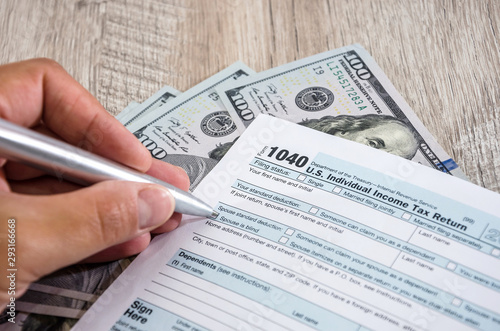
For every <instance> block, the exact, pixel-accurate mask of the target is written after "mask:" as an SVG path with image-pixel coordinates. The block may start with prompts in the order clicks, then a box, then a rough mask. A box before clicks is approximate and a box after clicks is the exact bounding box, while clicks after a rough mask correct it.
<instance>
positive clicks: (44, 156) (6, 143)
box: [0, 119, 217, 217]
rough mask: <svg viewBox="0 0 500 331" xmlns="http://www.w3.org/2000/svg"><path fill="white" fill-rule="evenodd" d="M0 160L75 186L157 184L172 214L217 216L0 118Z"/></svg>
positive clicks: (144, 178)
mask: <svg viewBox="0 0 500 331" xmlns="http://www.w3.org/2000/svg"><path fill="white" fill-rule="evenodd" d="M0 157H5V158H7V159H9V160H12V161H17V162H20V163H23V164H26V165H29V166H32V167H34V168H38V169H41V170H44V171H47V172H49V173H51V174H53V175H55V176H56V177H59V178H64V179H67V180H69V181H72V182H75V183H78V184H84V185H89V184H92V183H97V182H101V181H105V180H127V181H133V182H141V183H154V184H159V185H162V186H164V187H166V188H167V189H168V190H169V191H170V193H171V194H172V195H173V197H174V199H175V211H176V212H179V213H182V214H189V215H195V216H203V217H214V216H216V215H217V213H216V212H215V211H214V210H213V209H212V208H211V207H210V206H209V205H207V204H206V203H204V202H203V201H201V200H200V199H198V198H196V197H194V196H193V195H192V194H190V193H188V192H185V191H183V190H181V189H179V188H177V187H175V186H173V185H170V184H168V183H165V182H164V181H161V180H159V179H157V178H154V177H152V176H148V175H146V174H142V173H140V172H138V171H135V170H132V169H131V168H128V167H126V166H123V165H121V164H118V163H116V162H113V161H110V160H108V159H105V158H103V157H101V156H98V155H95V154H92V153H90V152H87V151H85V150H83V149H80V148H77V147H75V146H72V145H70V144H68V143H65V142H62V141H60V140H57V139H54V138H51V137H47V136H44V135H42V134H40V133H38V132H35V131H33V130H29V129H26V128H24V127H21V126H19V125H16V124H13V123H11V122H8V121H5V120H3V119H0Z"/></svg>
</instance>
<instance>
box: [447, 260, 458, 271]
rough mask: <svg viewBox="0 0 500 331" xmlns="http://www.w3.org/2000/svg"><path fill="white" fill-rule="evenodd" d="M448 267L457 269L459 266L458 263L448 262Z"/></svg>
mask: <svg viewBox="0 0 500 331" xmlns="http://www.w3.org/2000/svg"><path fill="white" fill-rule="evenodd" d="M446 268H447V269H450V270H455V269H456V268H457V265H456V263H453V262H448V265H447V266H446Z"/></svg>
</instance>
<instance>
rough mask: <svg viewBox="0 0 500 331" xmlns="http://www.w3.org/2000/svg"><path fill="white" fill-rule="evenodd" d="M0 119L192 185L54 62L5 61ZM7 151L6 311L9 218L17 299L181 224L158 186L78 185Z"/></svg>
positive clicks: (1, 187) (0, 248)
mask: <svg viewBox="0 0 500 331" xmlns="http://www.w3.org/2000/svg"><path fill="white" fill-rule="evenodd" d="M0 117H1V118H3V119H6V120H8V121H11V122H14V123H16V124H18V125H22V126H25V127H30V128H33V129H36V130H37V131H39V132H42V133H44V134H48V135H51V136H53V137H57V138H59V139H61V140H64V141H67V142H69V143H71V144H73V145H77V146H79V147H82V148H84V149H86V150H89V151H91V152H93V153H96V154H99V155H102V156H104V157H107V158H109V159H112V160H115V161H117V162H119V163H122V164H125V165H127V166H129V167H131V168H135V169H137V170H139V171H141V172H147V173H148V174H150V175H152V176H155V177H158V178H160V179H162V180H164V181H167V182H169V183H170V184H173V185H175V186H177V187H180V188H182V189H184V190H187V188H188V187H189V179H188V178H187V175H186V173H185V172H184V170H182V169H181V168H178V167H175V166H172V165H169V164H167V163H163V162H159V161H153V160H152V158H151V155H150V153H149V152H148V151H147V150H146V149H145V148H144V147H143V146H142V145H141V143H140V142H139V141H138V140H137V139H136V138H135V137H134V136H133V135H132V134H131V133H130V132H128V131H127V130H126V129H125V128H124V127H123V126H122V125H121V124H120V123H119V122H118V121H117V120H115V119H114V118H113V117H112V116H111V115H109V114H108V113H107V112H106V111H105V110H104V108H103V107H102V106H101V105H100V104H99V102H98V101H97V100H96V99H95V98H94V97H93V96H92V95H90V93H89V92H88V91H86V90H85V89H84V88H83V87H82V86H80V85H79V84H78V83H77V82H76V81H75V80H73V79H72V78H71V77H70V76H69V75H68V73H66V71H64V69H63V68H62V67H61V66H60V65H58V64H57V63H55V62H53V61H51V60H46V59H37V60H29V61H24V62H19V63H13V64H8V65H4V66H0ZM1 157H2V155H0V252H1V254H0V268H1V276H0V277H1V278H0V308H2V307H5V304H6V303H7V302H8V301H9V298H10V297H11V295H9V294H8V290H9V286H10V282H9V279H8V278H7V275H8V274H10V273H9V272H7V269H9V268H12V266H9V265H8V264H7V262H8V257H7V252H8V234H9V232H8V229H9V227H8V225H9V224H15V268H17V272H16V273H15V277H16V278H15V283H16V286H15V287H16V288H15V296H16V297H19V296H20V295H21V294H22V293H23V292H25V291H26V289H27V288H28V286H29V284H30V283H31V282H33V281H35V280H37V279H39V278H40V277H42V276H44V275H47V274H49V273H51V272H53V271H55V270H57V269H59V268H62V267H65V266H68V265H71V264H74V263H77V262H80V261H85V262H101V261H106V260H112V259H118V258H122V257H125V256H129V255H133V254H136V253H138V252H140V251H142V250H143V249H144V248H145V247H146V246H147V245H148V244H149V241H150V233H151V232H153V233H161V232H166V231H170V230H173V229H175V228H176V227H177V226H178V225H179V222H180V217H181V215H179V214H177V213H173V210H174V204H175V203H174V200H173V198H172V196H171V195H170V193H169V192H168V191H167V190H166V189H163V188H162V187H161V186H159V185H154V184H141V183H133V182H125V181H107V182H102V183H98V184H95V185H92V186H90V187H86V188H81V187H79V186H77V185H74V184H71V183H68V182H64V181H60V180H58V179H56V178H54V177H48V176H44V174H43V173H42V172H41V171H38V170H35V169H32V168H29V167H26V166H23V165H20V164H17V163H13V162H9V161H6V160H5V159H2V158H1ZM9 220H14V221H9ZM9 222H10V223H9ZM11 252H12V250H11ZM11 261H12V260H11ZM2 309H3V308H2Z"/></svg>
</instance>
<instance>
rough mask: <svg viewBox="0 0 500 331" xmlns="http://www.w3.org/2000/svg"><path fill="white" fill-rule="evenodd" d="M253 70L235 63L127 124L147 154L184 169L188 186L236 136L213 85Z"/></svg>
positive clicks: (231, 82) (234, 79) (194, 181)
mask: <svg viewBox="0 0 500 331" xmlns="http://www.w3.org/2000/svg"><path fill="white" fill-rule="evenodd" d="M251 74H255V72H254V71H253V70H252V69H250V68H248V67H247V66H246V65H244V64H243V63H241V62H237V63H235V64H233V65H231V66H230V67H228V68H226V69H224V70H223V71H221V72H219V73H217V74H215V75H214V76H212V77H210V78H208V79H206V80H205V81H203V82H202V83H200V84H198V85H196V86H195V87H193V88H191V89H190V90H188V91H186V92H184V93H183V94H182V95H180V96H179V97H177V98H175V99H174V100H173V101H172V102H169V103H168V104H165V105H163V106H161V107H159V108H157V109H155V110H153V111H151V112H150V113H148V114H147V115H145V116H144V117H141V118H139V119H137V120H135V121H133V122H131V123H130V124H129V125H127V129H128V130H129V131H131V132H133V133H134V134H135V136H136V137H137V138H138V139H139V140H140V141H141V142H142V144H143V145H144V146H146V148H148V149H149V151H150V152H151V155H152V156H153V157H154V158H156V159H159V160H163V161H165V162H168V163H172V164H175V165H178V166H180V167H182V168H184V169H185V170H186V172H187V173H188V175H189V178H190V180H191V189H193V188H194V187H195V186H196V185H197V183H198V182H199V181H200V180H201V179H202V178H203V176H204V175H205V174H206V173H207V172H208V171H209V170H210V169H212V167H213V166H214V165H215V164H216V163H217V162H218V160H220V158H221V157H222V156H223V155H224V154H225V149H226V148H228V146H230V145H231V144H232V142H233V141H234V140H235V139H236V138H237V137H238V136H239V134H240V133H239V132H238V130H237V127H236V125H235V124H234V122H233V119H232V118H231V116H229V113H228V112H227V111H226V109H225V108H224V105H223V104H222V102H221V101H220V99H219V96H218V94H217V92H216V91H215V88H216V87H217V86H219V85H220V84H223V83H229V84H237V83H238V82H239V81H240V80H241V79H243V78H244V77H247V76H248V75H251Z"/></svg>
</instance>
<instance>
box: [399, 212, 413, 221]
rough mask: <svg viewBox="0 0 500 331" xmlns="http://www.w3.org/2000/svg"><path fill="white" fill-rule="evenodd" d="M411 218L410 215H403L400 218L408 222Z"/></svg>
mask: <svg viewBox="0 0 500 331" xmlns="http://www.w3.org/2000/svg"><path fill="white" fill-rule="evenodd" d="M410 217H411V214H409V213H404V214H403V216H401V218H403V219H405V220H409V219H410Z"/></svg>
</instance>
